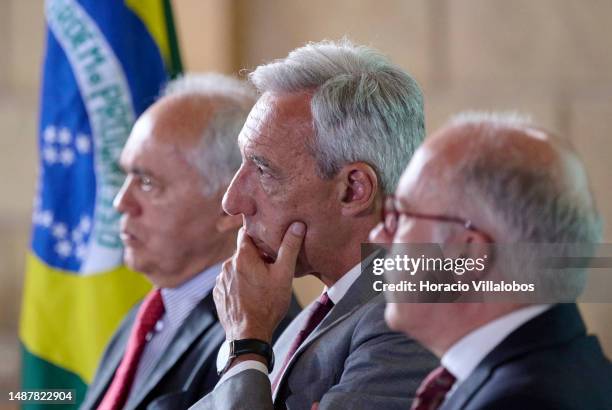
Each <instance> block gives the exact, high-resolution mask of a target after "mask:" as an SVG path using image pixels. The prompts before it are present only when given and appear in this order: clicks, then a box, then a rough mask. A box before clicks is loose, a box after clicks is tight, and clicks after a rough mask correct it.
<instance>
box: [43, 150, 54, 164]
mask: <svg viewBox="0 0 612 410" xmlns="http://www.w3.org/2000/svg"><path fill="white" fill-rule="evenodd" d="M43 158H44V159H45V161H46V162H48V163H49V164H54V163H55V162H57V151H56V150H54V149H53V148H52V147H46V148H45V149H44V150H43Z"/></svg>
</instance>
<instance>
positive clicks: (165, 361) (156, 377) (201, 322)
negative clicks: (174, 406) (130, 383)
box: [125, 292, 217, 408]
mask: <svg viewBox="0 0 612 410" xmlns="http://www.w3.org/2000/svg"><path fill="white" fill-rule="evenodd" d="M216 321H217V318H216V313H215V308H214V302H213V297H212V292H211V293H209V294H208V296H206V297H205V298H204V299H202V301H201V302H200V303H199V304H198V305H197V306H196V307H195V308H194V309H193V311H192V312H191V313H190V314H189V316H187V318H186V319H185V322H183V324H182V325H181V327H180V328H179V330H178V332H177V333H176V334H175V335H174V337H173V338H172V340H171V341H170V343H169V344H168V347H167V348H166V350H165V351H164V354H163V355H162V356H161V357H160V359H159V361H158V362H157V364H156V365H155V367H153V370H152V371H151V374H150V375H149V376H148V378H147V382H146V383H145V384H144V385H143V387H142V388H141V389H140V391H138V392H137V393H136V394H135V395H134V396H133V397H132V399H131V400H130V401H129V402H128V403H126V406H125V407H126V408H134V407H136V406H138V405H139V404H140V403H141V402H142V400H144V399H145V398H146V397H147V395H148V394H149V393H150V392H151V391H152V390H153V389H154V388H155V387H156V386H157V385H158V383H159V382H160V380H161V379H162V378H163V377H164V376H165V375H166V374H167V373H168V372H169V371H170V369H171V368H172V367H173V366H174V365H175V364H176V363H177V362H178V360H179V359H180V357H181V356H182V355H183V353H185V351H187V349H188V348H189V346H191V344H192V343H193V342H194V341H195V340H196V339H197V338H198V336H200V335H201V334H202V333H203V332H204V331H206V329H208V328H209V327H210V326H212V325H214V324H215V323H216Z"/></svg>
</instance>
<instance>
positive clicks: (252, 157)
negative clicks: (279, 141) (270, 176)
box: [248, 154, 272, 168]
mask: <svg viewBox="0 0 612 410" xmlns="http://www.w3.org/2000/svg"><path fill="white" fill-rule="evenodd" d="M248 158H249V159H250V160H251V161H253V162H254V163H256V164H257V165H261V166H262V167H266V168H272V165H271V164H270V161H269V160H268V159H267V158H266V157H262V156H261V155H255V154H250V155H249V156H248Z"/></svg>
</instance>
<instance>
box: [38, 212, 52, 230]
mask: <svg viewBox="0 0 612 410" xmlns="http://www.w3.org/2000/svg"><path fill="white" fill-rule="evenodd" d="M52 223H53V213H51V211H42V212H41V213H40V224H41V225H42V226H44V227H45V228H49V227H50V226H51V224H52Z"/></svg>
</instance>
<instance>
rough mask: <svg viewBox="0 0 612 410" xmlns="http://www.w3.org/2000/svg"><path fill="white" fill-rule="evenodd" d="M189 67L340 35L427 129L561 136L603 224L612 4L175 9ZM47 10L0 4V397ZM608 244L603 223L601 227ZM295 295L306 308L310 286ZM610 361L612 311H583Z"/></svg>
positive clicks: (233, 65) (205, 4)
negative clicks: (583, 173) (516, 120)
mask: <svg viewBox="0 0 612 410" xmlns="http://www.w3.org/2000/svg"><path fill="white" fill-rule="evenodd" d="M174 4H175V14H176V15H175V17H176V19H177V24H178V27H179V36H180V40H181V43H182V47H183V56H184V61H185V64H186V67H187V69H189V70H215V71H220V72H226V73H236V72H237V71H238V70H239V69H241V68H249V69H250V68H253V67H255V66H257V65H258V64H260V63H262V62H265V61H269V60H270V59H273V58H279V57H284V56H285V55H286V54H287V52H288V51H290V50H291V49H293V48H295V47H298V46H300V45H302V44H304V43H305V42H307V41H317V40H321V39H324V38H329V39H338V38H340V37H342V36H344V35H348V36H349V37H350V38H351V39H353V40H354V41H356V42H359V43H363V44H368V45H371V46H373V47H376V48H378V49H380V50H381V51H383V52H384V53H385V54H387V55H389V56H390V57H391V58H392V59H393V60H394V61H395V62H397V63H398V64H399V65H401V66H402V67H404V68H405V69H407V70H409V71H410V72H411V73H412V74H413V75H414V76H415V77H416V78H417V80H418V81H419V82H420V83H421V85H422V86H423V88H424V91H425V96H426V112H427V119H428V120H427V125H428V129H429V130H430V131H431V130H433V129H435V128H436V127H437V126H439V125H440V124H441V123H442V122H443V121H444V120H445V119H446V118H447V116H448V115H450V114H452V113H454V112H457V111H460V110H464V109H495V110H499V109H504V110H508V109H511V110H518V111H522V112H526V113H531V114H533V116H534V119H535V120H536V121H537V122H538V123H539V124H542V125H543V126H545V127H546V128H548V129H550V130H553V131H556V132H558V133H559V134H561V135H564V136H567V137H568V138H571V140H572V141H573V142H574V144H575V145H576V147H577V148H578V150H579V151H580V153H581V155H582V157H583V159H584V161H585V163H586V165H587V168H588V170H589V173H590V175H591V179H592V185H593V188H594V190H595V193H596V196H597V199H598V202H599V207H600V208H601V210H602V213H603V214H604V216H605V218H606V219H607V220H608V221H612V190H610V178H611V177H612V172H611V166H610V158H612V140H610V137H609V128H610V126H611V124H612V53H610V51H609V43H610V40H609V39H610V38H611V37H612V25H610V24H609V22H610V21H611V19H612V2H609V1H589V2H577V1H574V0H538V1H528V0H514V1H512V2H508V1H503V0H462V1H454V0H362V1H359V0H333V1H330V0H311V1H299V0H175V1H174ZM42 7H43V0H3V1H1V2H0V35H1V37H0V38H2V39H3V41H2V42H0V55H2V56H4V57H3V62H2V63H0V124H1V127H2V131H3V137H2V138H1V139H0V187H1V188H2V196H1V197H0V281H1V283H2V286H0V300H2V302H3V303H2V309H0V363H2V364H3V365H2V366H0V391H3V387H5V386H16V383H17V382H16V374H17V372H18V361H19V352H18V344H17V342H16V336H17V330H16V329H17V319H18V309H19V301H20V295H21V280H22V274H23V270H24V266H23V263H24V255H25V252H26V249H27V242H28V236H29V224H30V210H31V204H32V198H33V194H34V182H35V179H36V172H37V156H36V130H37V112H38V108H37V107H38V89H39V78H40V69H41V68H40V67H41V65H40V63H41V60H42V54H43V42H44V19H43V15H42ZM606 241H607V242H612V223H608V225H607V228H606ZM296 288H297V289H298V291H299V295H300V298H301V300H302V301H303V302H307V301H309V300H311V299H312V298H313V297H315V296H316V295H317V294H318V292H319V291H320V286H319V285H318V284H317V281H316V280H313V279H300V280H298V281H297V284H296ZM582 308H583V311H584V312H585V315H586V317H587V320H588V323H589V326H590V329H591V330H592V331H594V332H596V333H598V334H600V336H601V337H602V339H603V341H604V343H605V345H606V349H607V352H608V354H609V355H612V328H611V327H610V326H609V323H610V322H611V319H612V304H600V305H596V304H591V305H583V306H582Z"/></svg>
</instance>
